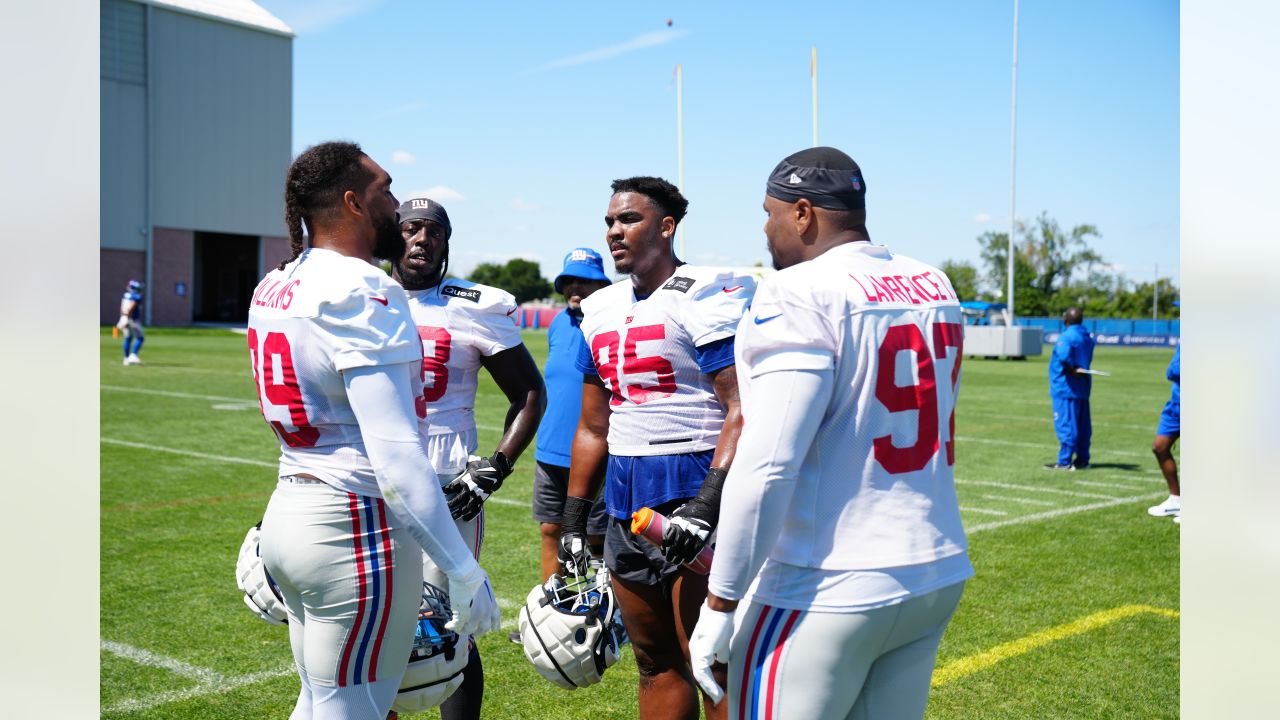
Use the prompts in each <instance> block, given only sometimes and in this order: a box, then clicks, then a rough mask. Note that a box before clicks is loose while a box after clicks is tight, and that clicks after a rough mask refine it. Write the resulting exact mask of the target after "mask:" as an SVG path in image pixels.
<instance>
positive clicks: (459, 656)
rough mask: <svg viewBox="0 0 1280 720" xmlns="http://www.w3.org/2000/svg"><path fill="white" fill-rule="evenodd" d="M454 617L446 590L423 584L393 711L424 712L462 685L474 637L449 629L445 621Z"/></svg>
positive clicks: (445, 698)
mask: <svg viewBox="0 0 1280 720" xmlns="http://www.w3.org/2000/svg"><path fill="white" fill-rule="evenodd" d="M452 617H453V610H452V609H450V607H449V596H448V595H447V594H446V593H445V591H444V590H441V589H440V588H438V587H436V586H435V585H432V584H431V583H429V582H424V583H422V606H421V607H420V608H419V610H418V625H417V629H416V630H415V631H414V636H413V650H412V651H411V652H410V653H409V666H408V667H407V668H405V671H404V679H403V680H401V681H400V690H399V692H398V693H397V694H396V700H395V703H394V704H392V706H391V709H392V710H395V711H396V712H398V713H416V712H422V711H424V710H426V709H428V708H433V707H436V706H437V705H439V704H440V703H442V702H444V701H445V700H447V699H448V698H449V696H450V695H452V694H453V693H454V691H455V690H457V689H458V688H459V687H460V686H461V685H462V671H463V670H465V669H466V668H467V655H468V649H469V646H470V642H471V638H470V636H468V637H466V638H460V637H458V634H457V633H455V632H454V631H452V630H446V629H445V627H444V624H445V623H447V622H449V619H450V618H452Z"/></svg>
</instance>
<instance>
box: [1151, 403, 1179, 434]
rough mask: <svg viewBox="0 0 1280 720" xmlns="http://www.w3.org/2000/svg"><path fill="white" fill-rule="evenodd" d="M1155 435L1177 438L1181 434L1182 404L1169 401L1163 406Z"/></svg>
mask: <svg viewBox="0 0 1280 720" xmlns="http://www.w3.org/2000/svg"><path fill="white" fill-rule="evenodd" d="M1156 434H1157V435H1165V436H1167V437H1178V436H1179V435H1181V434H1182V403H1180V402H1174V401H1173V400H1170V401H1169V402H1167V403H1165V404H1164V410H1163V411H1161V412H1160V424H1159V425H1157V426H1156Z"/></svg>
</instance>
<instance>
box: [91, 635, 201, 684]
mask: <svg viewBox="0 0 1280 720" xmlns="http://www.w3.org/2000/svg"><path fill="white" fill-rule="evenodd" d="M101 646H102V649H103V650H106V651H107V652H109V653H111V654H112V655H118V656H119V657H122V658H124V659H126V660H131V661H133V662H136V663H138V664H139V665H146V666H148V667H154V668H161V669H163V670H168V671H169V672H171V673H173V674H175V675H181V676H182V677H184V678H187V679H189V680H195V681H196V682H198V683H202V684H206V685H207V684H215V683H220V682H225V681H226V679H227V678H226V677H224V676H223V675H220V674H218V673H216V672H214V671H212V670H208V669H206V668H202V667H196V666H195V665H190V664H187V663H184V662H182V661H181V660H175V659H174V658H171V657H168V656H167V655H160V654H159V653H153V652H151V651H150V650H143V649H142V648H136V647H133V646H132V645H125V644H124V643H117V642H111V641H110V640H103V641H102V642H101Z"/></svg>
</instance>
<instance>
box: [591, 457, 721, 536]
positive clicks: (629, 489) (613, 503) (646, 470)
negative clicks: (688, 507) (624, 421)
mask: <svg viewBox="0 0 1280 720" xmlns="http://www.w3.org/2000/svg"><path fill="white" fill-rule="evenodd" d="M713 455H715V451H714V450H703V451H702V452H692V453H682V454H680V455H646V456H640V457H633V456H629V455H613V454H610V455H609V460H608V462H607V463H606V465H607V470H606V472H605V479H604V501H605V504H606V505H607V506H608V508H609V515H610V516H611V517H614V518H617V519H619V520H626V521H628V522H629V521H630V520H631V513H633V512H635V511H636V510H639V509H640V508H642V507H653V508H656V507H658V506H659V505H661V504H663V503H666V502H671V501H672V500H683V499H688V498H691V497H693V496H694V495H697V494H698V490H700V489H702V481H703V480H705V479H706V477H707V470H708V469H710V467H711V458H712V456H713Z"/></svg>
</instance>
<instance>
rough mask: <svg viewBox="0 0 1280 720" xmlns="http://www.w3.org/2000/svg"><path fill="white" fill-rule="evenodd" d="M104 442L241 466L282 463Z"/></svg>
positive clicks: (276, 464)
mask: <svg viewBox="0 0 1280 720" xmlns="http://www.w3.org/2000/svg"><path fill="white" fill-rule="evenodd" d="M102 442H104V443H106V444H108V445H119V446H121V447H130V448H137V449H139V450H150V451H152V452H162V453H170V454H172V455H185V456H187V457H193V458H200V459H201V460H213V461H214V462H225V463H238V464H240V465H256V466H258V467H269V468H278V467H280V463H274V462H266V461H265V460H250V459H249V458H238V457H229V456H227V455H210V454H209V453H202V452H196V451H194V450H179V449H178V448H171V447H162V446H160V445H148V444H147V443H139V442H130V441H128V440H116V439H114V438H102Z"/></svg>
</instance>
